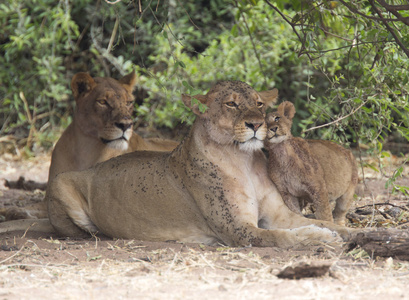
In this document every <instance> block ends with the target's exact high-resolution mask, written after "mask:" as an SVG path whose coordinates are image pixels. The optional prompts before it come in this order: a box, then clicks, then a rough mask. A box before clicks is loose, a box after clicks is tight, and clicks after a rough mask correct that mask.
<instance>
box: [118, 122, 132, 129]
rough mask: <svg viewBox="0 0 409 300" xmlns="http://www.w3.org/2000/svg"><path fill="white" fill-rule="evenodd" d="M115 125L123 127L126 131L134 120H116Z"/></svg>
mask: <svg viewBox="0 0 409 300" xmlns="http://www.w3.org/2000/svg"><path fill="white" fill-rule="evenodd" d="M115 126H116V127H118V128H119V129H121V130H122V131H126V130H127V129H129V128H130V127H131V126H132V122H126V123H125V122H116V123H115Z"/></svg>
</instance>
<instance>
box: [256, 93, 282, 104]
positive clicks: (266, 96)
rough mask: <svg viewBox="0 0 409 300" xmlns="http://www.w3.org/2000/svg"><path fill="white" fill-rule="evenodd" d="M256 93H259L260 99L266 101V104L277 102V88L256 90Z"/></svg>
mask: <svg viewBox="0 0 409 300" xmlns="http://www.w3.org/2000/svg"><path fill="white" fill-rule="evenodd" d="M258 94H259V95H260V97H261V99H263V101H264V102H265V103H266V105H267V106H271V105H272V104H274V103H277V99H278V90H277V89H272V90H270V91H262V92H258Z"/></svg>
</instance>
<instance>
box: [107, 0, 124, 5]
mask: <svg viewBox="0 0 409 300" xmlns="http://www.w3.org/2000/svg"><path fill="white" fill-rule="evenodd" d="M121 1H122V0H115V1H109V0H105V2H106V3H108V4H117V3H119V2H121Z"/></svg>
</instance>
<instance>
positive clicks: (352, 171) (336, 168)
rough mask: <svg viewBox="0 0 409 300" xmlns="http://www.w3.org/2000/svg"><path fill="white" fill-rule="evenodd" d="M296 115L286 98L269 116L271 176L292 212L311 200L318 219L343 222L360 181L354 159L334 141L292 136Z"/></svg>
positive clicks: (268, 145) (267, 142) (267, 140)
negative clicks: (293, 121)
mask: <svg viewBox="0 0 409 300" xmlns="http://www.w3.org/2000/svg"><path fill="white" fill-rule="evenodd" d="M294 114H295V108H294V105H293V104H292V103H291V102H288V101H286V102H283V103H281V104H280V105H279V107H278V109H277V112H273V113H271V114H269V115H268V116H267V118H266V120H267V126H268V133H267V139H266V140H265V147H266V149H267V151H268V154H269V159H268V170H269V176H270V177H271V179H272V180H273V181H274V183H275V184H276V186H277V188H278V190H279V192H280V194H281V196H282V197H283V199H284V202H285V203H286V204H287V206H288V207H289V208H290V209H291V210H292V211H294V212H296V213H299V214H301V210H302V209H303V208H304V207H305V206H306V204H307V203H312V204H313V206H314V208H315V215H316V218H317V219H320V220H326V221H335V223H337V224H339V225H344V224H345V215H346V213H347V212H348V209H349V207H350V206H351V202H352V199H353V195H354V192H355V188H356V185H357V182H358V172H357V167H356V162H355V158H354V156H353V155H352V153H351V151H349V150H347V149H345V148H343V147H342V146H340V145H338V144H335V143H333V142H330V141H325V140H304V139H302V138H298V137H293V136H292V134H291V125H292V119H293V117H294Z"/></svg>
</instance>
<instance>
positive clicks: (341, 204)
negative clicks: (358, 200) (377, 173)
mask: <svg viewBox="0 0 409 300" xmlns="http://www.w3.org/2000/svg"><path fill="white" fill-rule="evenodd" d="M355 187H356V184H351V185H350V186H349V187H348V189H347V191H346V192H345V194H343V195H342V196H341V197H339V198H338V199H337V200H336V202H335V203H336V204H335V209H334V211H333V213H332V214H333V216H334V222H335V223H336V224H338V225H342V226H345V218H346V214H347V213H348V210H349V208H350V207H351V204H352V200H353V198H354V194H355Z"/></svg>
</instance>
